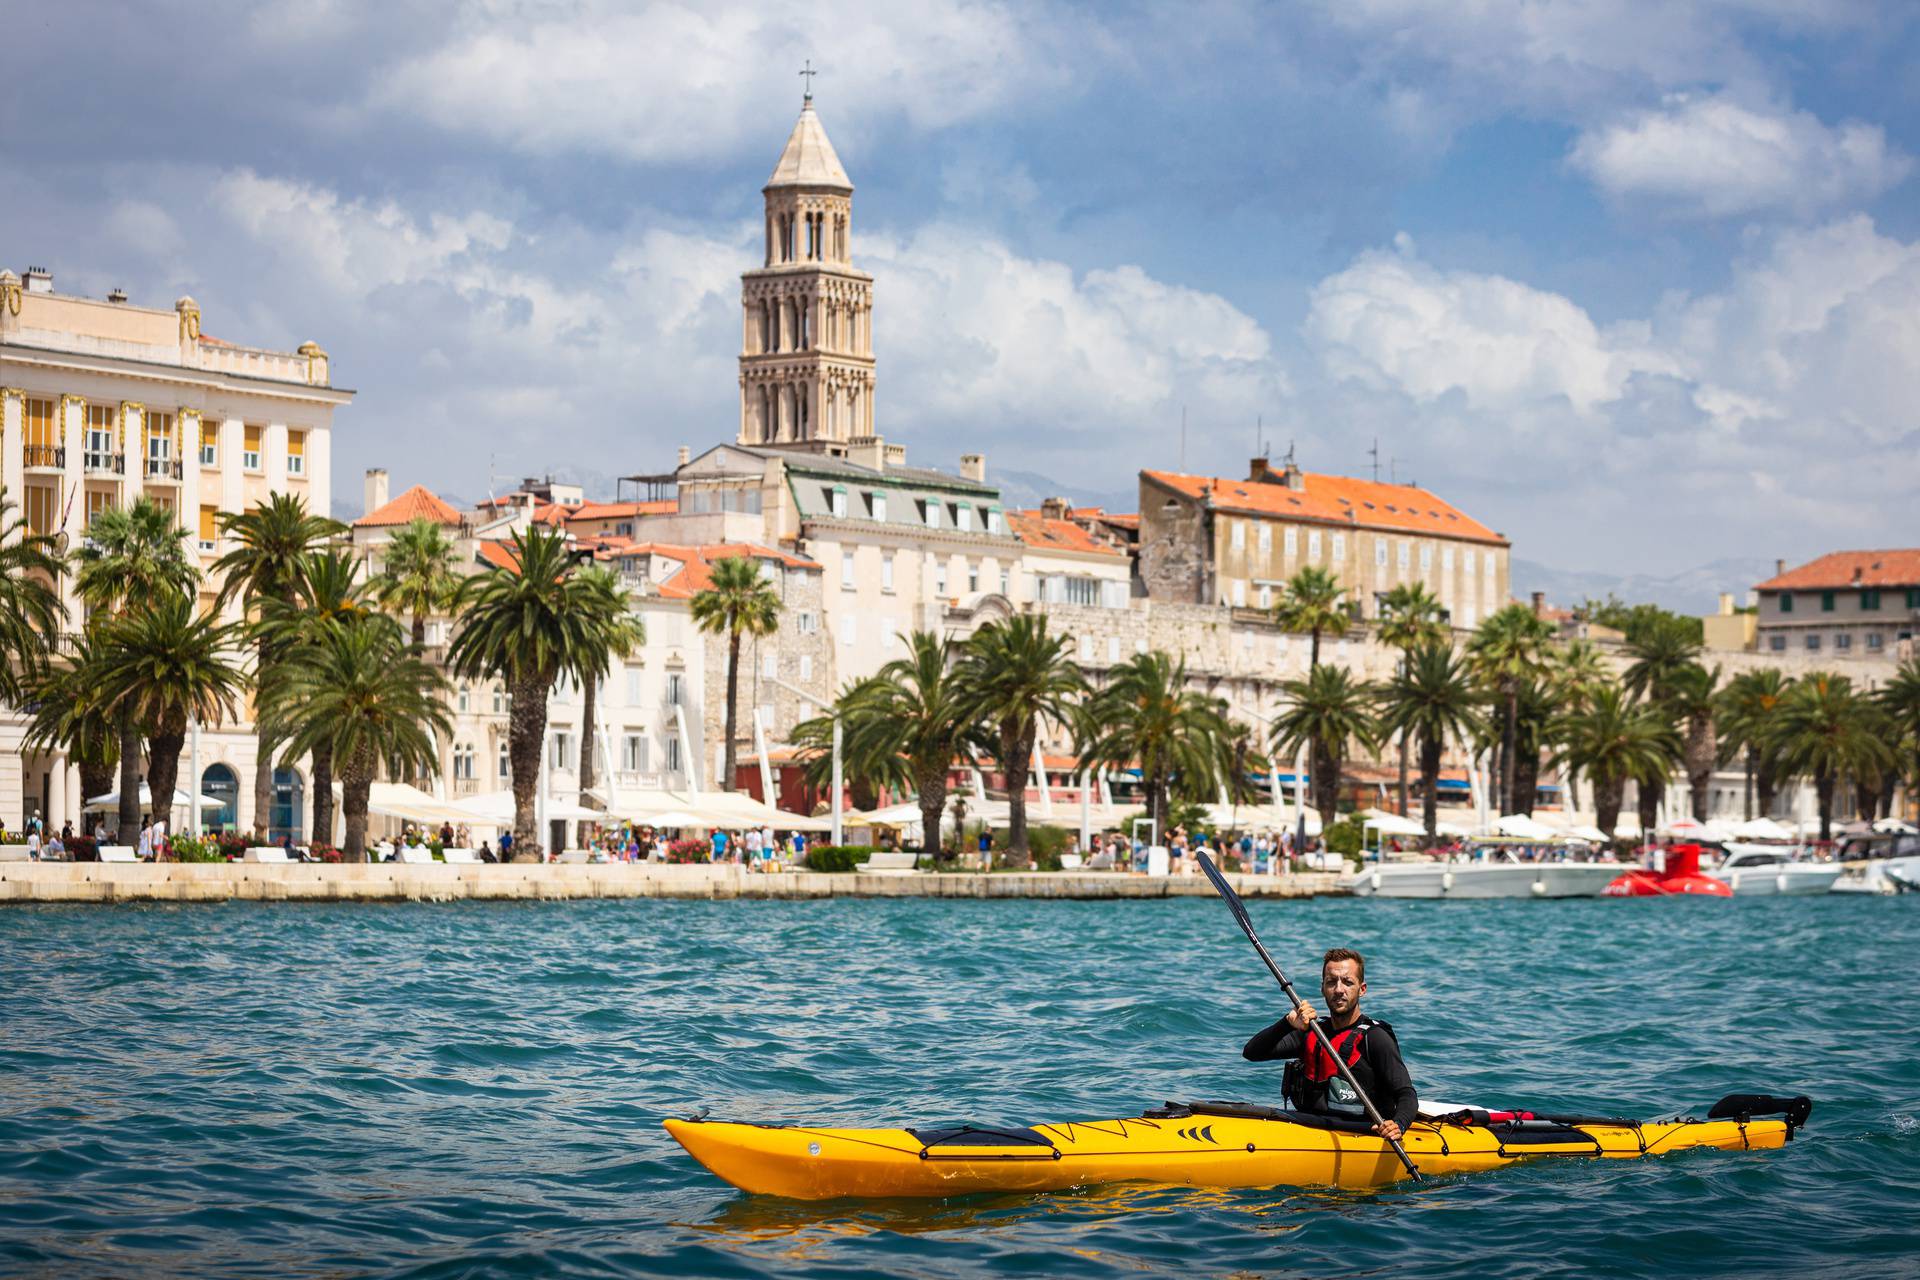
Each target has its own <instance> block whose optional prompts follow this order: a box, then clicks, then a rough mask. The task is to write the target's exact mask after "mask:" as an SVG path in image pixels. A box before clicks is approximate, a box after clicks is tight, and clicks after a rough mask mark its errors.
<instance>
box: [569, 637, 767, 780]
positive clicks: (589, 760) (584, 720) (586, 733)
mask: <svg viewBox="0 0 1920 1280" xmlns="http://www.w3.org/2000/svg"><path fill="white" fill-rule="evenodd" d="M599 695H600V677H599V675H597V674H595V673H593V672H589V673H588V674H587V679H586V688H584V689H582V690H581V691H580V804H581V806H582V807H584V808H588V809H598V810H600V811H601V812H603V813H604V812H605V811H606V808H607V802H606V801H604V800H602V799H601V798H600V797H599V796H594V795H588V794H587V793H588V792H589V791H591V790H592V789H593V788H594V786H596V785H597V784H598V783H599V770H598V769H596V768H595V767H594V765H595V763H596V761H597V757H596V756H595V754H594V750H593V747H594V743H596V742H597V741H598V740H599V735H598V734H597V733H596V732H595V729H596V726H595V724H594V717H595V716H596V715H597V714H598V712H597V710H596V708H595V706H594V703H595V702H597V701H598V700H599ZM766 801H767V803H768V804H772V803H773V797H772V796H768V797H766Z"/></svg>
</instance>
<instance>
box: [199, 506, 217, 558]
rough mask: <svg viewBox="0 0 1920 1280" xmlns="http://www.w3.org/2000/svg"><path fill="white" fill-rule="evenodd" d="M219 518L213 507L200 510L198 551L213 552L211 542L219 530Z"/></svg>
mask: <svg viewBox="0 0 1920 1280" xmlns="http://www.w3.org/2000/svg"><path fill="white" fill-rule="evenodd" d="M219 527H220V524H219V516H218V513H217V512H216V510H215V509H214V508H213V507H201V508H200V549H201V550H202V551H211V550H213V540H214V538H215V536H216V534H217V531H218V530H219Z"/></svg>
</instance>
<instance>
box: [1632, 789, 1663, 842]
mask: <svg viewBox="0 0 1920 1280" xmlns="http://www.w3.org/2000/svg"><path fill="white" fill-rule="evenodd" d="M1666 790H1667V780H1666V776H1665V775H1664V774H1663V775H1662V776H1661V777H1660V779H1659V780H1658V781H1656V782H1647V781H1644V780H1642V781H1641V782H1640V797H1639V799H1640V803H1639V805H1638V806H1637V808H1638V810H1639V814H1640V838H1641V839H1642V840H1652V839H1653V828H1654V825H1655V824H1656V823H1657V822H1658V821H1659V820H1660V800H1661V797H1663V796H1664V795H1665V794H1666Z"/></svg>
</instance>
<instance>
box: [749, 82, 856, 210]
mask: <svg viewBox="0 0 1920 1280" xmlns="http://www.w3.org/2000/svg"><path fill="white" fill-rule="evenodd" d="M767 185H768V186H769V187H837V188H839V189H840V190H842V191H852V190H853V181H852V179H850V178H848V177H847V171H846V170H845V169H843V168H841V167H840V157H839V156H837V155H835V154H834V151H833V143H831V142H829V141H827V131H826V130H825V129H823V128H821V127H820V117H819V116H817V115H815V114H814V110H813V95H812V94H808V95H807V97H806V100H805V101H803V102H802V103H801V104H800V118H799V119H798V120H796V121H794V125H793V132H792V133H791V134H789V135H788V136H787V145H786V149H785V150H783V151H781V153H780V162H779V163H778V164H776V165H774V166H773V176H772V177H771V178H768V179H767Z"/></svg>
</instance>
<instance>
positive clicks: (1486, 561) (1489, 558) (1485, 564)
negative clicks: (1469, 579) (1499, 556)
mask: <svg viewBox="0 0 1920 1280" xmlns="http://www.w3.org/2000/svg"><path fill="white" fill-rule="evenodd" d="M1480 568H1481V569H1482V570H1483V571H1484V572H1485V577H1486V580H1487V585H1488V586H1489V587H1491V586H1492V585H1493V552H1491V551H1489V552H1487V554H1486V555H1485V556H1483V557H1481V560H1480Z"/></svg>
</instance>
